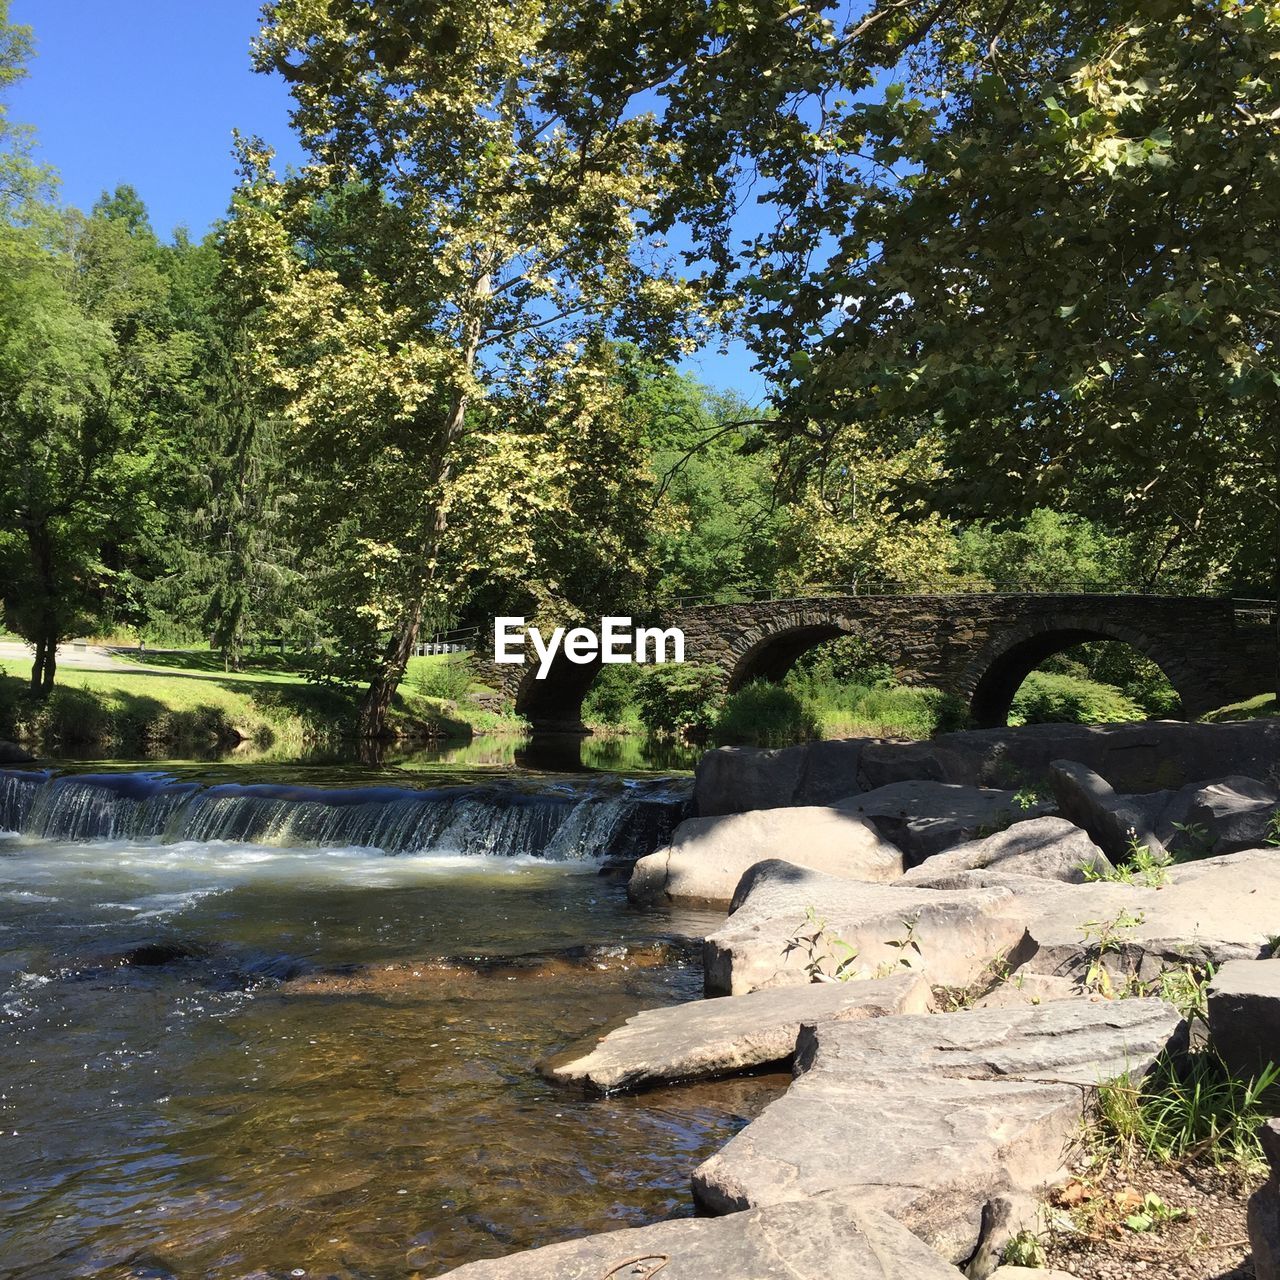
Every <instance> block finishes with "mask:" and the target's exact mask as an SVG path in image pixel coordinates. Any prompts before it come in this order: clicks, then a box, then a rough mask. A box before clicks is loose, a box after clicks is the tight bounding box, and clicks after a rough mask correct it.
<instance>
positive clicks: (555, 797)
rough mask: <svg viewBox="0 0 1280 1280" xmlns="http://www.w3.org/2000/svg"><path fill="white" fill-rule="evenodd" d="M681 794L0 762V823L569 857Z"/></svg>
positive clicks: (617, 846)
mask: <svg viewBox="0 0 1280 1280" xmlns="http://www.w3.org/2000/svg"><path fill="white" fill-rule="evenodd" d="M687 799H688V792H687V787H686V786H684V785H683V784H680V783H673V782H671V781H669V780H655V781H619V780H616V779H611V780H609V781H608V782H607V783H601V782H599V781H597V780H594V779H592V780H590V781H586V782H583V783H581V784H579V783H576V782H557V783H549V784H547V785H546V786H544V787H542V788H541V789H529V788H527V787H521V786H516V785H501V784H492V785H491V784H481V785H464V786H444V787H434V788H430V789H422V790H415V789H413V788H407V787H389V786H379V787H351V788H320V787H295V786H277V785H273V784H266V783H256V784H252V785H244V784H239V783H221V784H217V785H205V784H202V783H198V782H191V781H182V780H179V779H176V778H174V777H172V776H171V775H168V774H164V773H57V772H53V771H47V770H46V771H41V770H20V769H0V831H10V832H17V833H19V834H21V835H25V836H29V837H32V838H36V839H49V840H64V841H86V840H122V839H127V840H134V841H147V842H155V843H164V844H172V843H176V842H178V841H186V840H194V841H200V842H208V841H215V840H228V841H238V842H242V843H246V844H265V845H274V846H284V847H289V846H312V847H316V846H323V847H330V846H332V847H350V846H358V847H365V848H375V849H380V850H382V851H383V852H384V853H388V854H397V853H423V852H438V853H440V854H452V855H464V856H491V857H492V856H511V857H520V856H523V857H540V858H546V859H548V860H555V861H573V860H583V859H589V858H607V857H631V858H634V857H638V856H640V855H641V854H643V853H647V852H650V851H652V850H653V849H656V848H658V847H660V846H661V845H663V844H665V843H666V842H667V840H668V838H669V837H670V834H671V832H672V830H673V829H674V828H675V825H676V824H677V823H678V822H679V821H680V819H681V817H682V816H683V811H684V809H685V805H686V802H687Z"/></svg>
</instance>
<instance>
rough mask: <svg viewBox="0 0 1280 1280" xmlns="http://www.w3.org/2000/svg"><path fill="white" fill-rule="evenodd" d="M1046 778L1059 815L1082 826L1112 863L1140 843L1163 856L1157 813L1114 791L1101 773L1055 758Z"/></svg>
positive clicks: (1122, 858)
mask: <svg viewBox="0 0 1280 1280" xmlns="http://www.w3.org/2000/svg"><path fill="white" fill-rule="evenodd" d="M1049 779H1050V781H1051V783H1052V784H1053V794H1054V796H1055V797H1056V798H1057V801H1058V809H1059V811H1060V812H1061V813H1062V816H1063V817H1064V818H1068V819H1070V820H1071V821H1072V822H1074V823H1075V824H1076V825H1077V826H1079V827H1083V828H1084V829H1085V830H1086V831H1087V832H1088V833H1089V835H1090V837H1091V838H1092V839H1093V840H1094V842H1095V843H1096V844H1097V845H1098V847H1099V848H1101V849H1102V851H1103V852H1104V853H1105V854H1106V855H1107V857H1109V858H1110V859H1111V861H1112V862H1123V861H1124V860H1125V859H1127V858H1128V857H1130V856H1131V854H1132V852H1133V851H1134V850H1135V849H1136V848H1138V847H1140V846H1142V847H1145V848H1147V849H1148V850H1150V852H1151V853H1153V854H1155V855H1157V856H1159V857H1162V856H1163V855H1164V853H1165V848H1164V845H1163V844H1162V843H1161V841H1160V838H1159V836H1157V835H1156V822H1157V818H1156V814H1155V813H1154V812H1153V811H1152V810H1151V809H1150V808H1149V807H1148V806H1146V805H1144V804H1143V803H1142V802H1141V798H1140V797H1138V796H1122V795H1119V794H1117V792H1116V791H1115V789H1114V788H1113V787H1112V786H1111V784H1110V783H1109V782H1108V781H1107V780H1106V779H1105V778H1104V777H1103V776H1102V775H1101V774H1100V773H1098V772H1096V771H1095V770H1093V769H1090V768H1089V766H1088V765H1083V764H1080V763H1078V762H1077V761H1075V760H1055V761H1054V762H1053V764H1052V765H1050V766H1049ZM1165 799H1167V796H1166V797H1162V801H1163V800H1165ZM1163 807H1164V805H1163V803H1161V805H1159V806H1158V808H1160V809H1162V808H1163Z"/></svg>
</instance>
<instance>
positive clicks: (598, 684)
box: [582, 664, 640, 726]
mask: <svg viewBox="0 0 1280 1280" xmlns="http://www.w3.org/2000/svg"><path fill="white" fill-rule="evenodd" d="M639 681H640V671H639V669H638V668H637V667H635V666H630V665H624V664H617V665H611V666H602V667H601V668H600V674H599V675H598V676H596V679H595V683H594V684H592V686H591V688H590V689H589V690H588V691H587V696H586V697H585V698H584V699H583V700H582V718H583V720H584V721H586V723H587V724H600V725H616V726H622V725H635V724H638V723H639V720H640V712H639V707H638V705H637V700H638V696H639V690H638V688H637V685H638V684H639Z"/></svg>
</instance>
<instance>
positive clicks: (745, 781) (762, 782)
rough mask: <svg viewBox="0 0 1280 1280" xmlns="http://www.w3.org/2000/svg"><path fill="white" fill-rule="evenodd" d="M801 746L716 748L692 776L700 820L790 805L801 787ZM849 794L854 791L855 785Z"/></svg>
mask: <svg viewBox="0 0 1280 1280" xmlns="http://www.w3.org/2000/svg"><path fill="white" fill-rule="evenodd" d="M804 751H805V748H804V747H803V746H798V747H783V748H782V749H780V750H769V749H765V748H760V747H718V748H717V749H716V750H714V751H708V752H707V753H706V754H705V755H703V756H702V758H701V759H700V760H699V761H698V764H697V768H696V769H695V770H694V775H693V811H694V813H696V814H697V815H698V816H699V817H700V818H711V817H716V816H718V815H720V814H726V813H742V812H744V811H745V810H747V809H777V808H782V807H785V806H786V805H789V804H792V803H793V802H794V798H795V795H796V792H797V789H798V788H799V785H800V770H801V766H802V765H803V763H804ZM849 790H850V791H853V790H856V784H854V785H851V786H850V788H849Z"/></svg>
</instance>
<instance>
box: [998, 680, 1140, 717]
mask: <svg viewBox="0 0 1280 1280" xmlns="http://www.w3.org/2000/svg"><path fill="white" fill-rule="evenodd" d="M1141 719H1143V710H1142V708H1141V707H1140V706H1138V704H1137V703H1136V702H1134V701H1133V699H1132V698H1128V697H1126V696H1125V695H1124V694H1123V693H1121V691H1120V690H1119V689H1116V688H1114V687H1113V686H1112V685H1109V684H1099V683H1098V682H1097V681H1095V680H1083V679H1081V678H1080V677H1079V676H1071V675H1060V674H1054V673H1053V672H1049V671H1033V672H1032V673H1031V674H1030V675H1029V676H1028V677H1027V678H1026V680H1025V681H1024V682H1023V685H1022V688H1020V689H1019V690H1018V692H1017V694H1016V695H1015V696H1014V699H1013V706H1012V707H1011V708H1010V712H1009V723H1010V724H1058V723H1063V724H1109V723H1114V722H1116V721H1123V720H1141Z"/></svg>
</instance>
